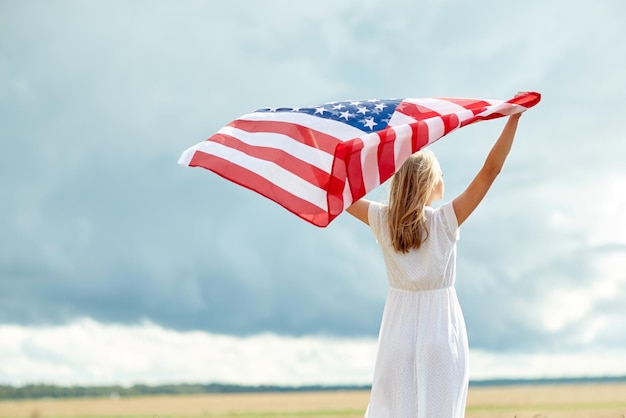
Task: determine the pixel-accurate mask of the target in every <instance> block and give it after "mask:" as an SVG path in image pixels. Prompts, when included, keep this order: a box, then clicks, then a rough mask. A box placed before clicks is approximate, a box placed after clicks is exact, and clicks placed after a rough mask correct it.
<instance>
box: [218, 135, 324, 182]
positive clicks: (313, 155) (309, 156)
mask: <svg viewBox="0 0 626 418" xmlns="http://www.w3.org/2000/svg"><path fill="white" fill-rule="evenodd" d="M218 133H223V134H226V135H229V136H233V137H235V138H237V139H239V140H240V141H242V142H245V143H246V144H248V145H251V146H255V147H268V148H275V149H278V150H281V151H285V152H286V153H288V154H291V155H293V156H294V157H296V158H298V159H300V160H302V161H306V162H307V163H309V164H311V165H313V166H315V167H317V168H319V169H320V170H324V171H325V172H327V173H330V171H331V169H332V166H333V156H332V155H331V154H329V153H327V152H325V151H322V150H320V149H317V148H313V147H310V146H308V145H305V144H303V143H301V142H299V141H296V140H294V139H293V138H291V137H290V136H288V135H283V134H276V133H271V132H246V131H243V130H241V129H237V128H233V127H232V126H225V127H223V128H222V129H220V130H219V132H218Z"/></svg>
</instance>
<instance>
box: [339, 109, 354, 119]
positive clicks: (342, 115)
mask: <svg viewBox="0 0 626 418" xmlns="http://www.w3.org/2000/svg"><path fill="white" fill-rule="evenodd" d="M353 116H354V115H353V114H352V113H350V111H349V110H346V111H345V112H341V114H340V115H339V117H340V118H345V119H346V120H350V118H351V117H353Z"/></svg>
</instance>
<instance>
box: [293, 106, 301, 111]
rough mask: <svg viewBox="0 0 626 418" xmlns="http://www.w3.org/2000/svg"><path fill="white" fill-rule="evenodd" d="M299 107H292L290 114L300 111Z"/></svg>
mask: <svg viewBox="0 0 626 418" xmlns="http://www.w3.org/2000/svg"><path fill="white" fill-rule="evenodd" d="M300 109H301V108H300V107H294V108H292V109H291V111H292V112H299V111H300Z"/></svg>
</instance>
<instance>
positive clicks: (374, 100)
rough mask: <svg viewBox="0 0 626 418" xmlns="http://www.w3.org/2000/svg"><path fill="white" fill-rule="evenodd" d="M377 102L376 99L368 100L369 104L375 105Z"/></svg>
mask: <svg viewBox="0 0 626 418" xmlns="http://www.w3.org/2000/svg"><path fill="white" fill-rule="evenodd" d="M377 101H378V99H369V100H368V102H369V103H376V102H377Z"/></svg>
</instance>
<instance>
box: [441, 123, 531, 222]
mask: <svg viewBox="0 0 626 418" xmlns="http://www.w3.org/2000/svg"><path fill="white" fill-rule="evenodd" d="M520 116H521V113H517V114H515V115H512V116H509V120H508V121H507V122H506V125H504V129H503V130H502V133H501V134H500V136H499V137H498V140H497V141H496V143H495V144H494V146H493V148H491V151H490V152H489V155H488V156H487V159H486V160H485V164H484V165H483V167H482V168H481V169H480V171H479V172H478V174H477V175H476V177H474V180H472V182H471V183H470V185H469V186H468V187H467V189H465V191H464V192H463V193H461V194H460V195H459V196H458V197H457V198H456V199H454V200H453V201H452V206H453V208H454V213H455V214H456V219H457V221H458V224H459V226H461V224H462V223H463V222H465V220H466V219H467V218H468V217H469V216H470V215H471V214H472V212H474V209H476V208H477V207H478V204H479V203H480V202H481V201H482V200H483V198H484V197H485V195H486V194H487V191H488V190H489V188H490V187H491V185H492V184H493V182H494V180H495V179H496V177H497V176H498V174H500V171H501V170H502V166H504V162H505V161H506V158H507V156H508V155H509V151H510V150H511V146H512V145H513V139H514V138H515V131H516V130H517V123H518V121H519V118H520Z"/></svg>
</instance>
